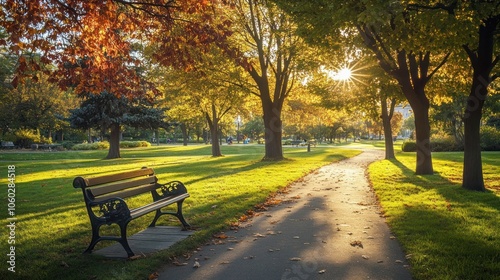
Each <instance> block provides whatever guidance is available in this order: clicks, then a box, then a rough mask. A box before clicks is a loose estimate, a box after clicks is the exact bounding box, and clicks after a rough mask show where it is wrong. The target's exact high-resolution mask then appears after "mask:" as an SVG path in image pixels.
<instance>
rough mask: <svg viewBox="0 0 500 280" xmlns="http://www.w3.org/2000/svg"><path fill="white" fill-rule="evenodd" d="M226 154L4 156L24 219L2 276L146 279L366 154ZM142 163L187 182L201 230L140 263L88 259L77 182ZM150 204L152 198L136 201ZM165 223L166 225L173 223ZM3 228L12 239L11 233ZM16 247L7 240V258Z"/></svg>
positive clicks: (166, 151)
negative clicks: (274, 198)
mask: <svg viewBox="0 0 500 280" xmlns="http://www.w3.org/2000/svg"><path fill="white" fill-rule="evenodd" d="M222 152H223V154H224V155H225V156H224V157H218V158H213V157H211V156H210V147H209V146H206V145H193V146H187V147H183V146H159V147H158V146H152V147H148V148H140V149H123V150H122V153H121V154H122V157H123V158H121V159H114V160H104V159H103V158H104V157H105V156H106V153H107V151H67V152H31V151H25V152H12V151H9V152H2V153H0V172H1V173H0V174H4V175H1V176H0V185H2V186H7V179H6V177H7V176H6V174H7V171H8V167H7V166H8V165H15V171H16V173H15V174H16V181H15V183H16V212H15V214H16V215H15V218H16V219H17V221H16V232H15V233H16V235H15V238H16V239H15V241H16V244H15V247H16V251H15V252H16V273H15V274H13V273H11V272H8V271H7V267H8V266H7V264H6V262H5V261H3V262H2V263H3V265H2V269H1V270H0V279H13V278H14V279H146V278H147V276H148V275H149V274H150V273H153V272H154V271H155V270H156V269H158V268H159V267H160V266H161V265H162V264H164V263H166V262H167V261H168V259H169V257H171V256H173V255H178V254H181V253H183V252H186V251H187V250H192V249H194V248H196V247H197V246H199V245H200V244H203V243H204V242H206V241H207V240H208V239H209V238H210V237H211V236H212V235H213V234H214V233H216V232H218V231H221V230H224V229H226V228H227V226H228V225H229V224H230V223H231V222H235V221H237V218H238V217H240V216H241V215H243V214H244V213H245V212H246V210H248V209H251V208H252V207H253V206H254V205H256V204H259V203H262V202H263V201H264V200H265V199H266V197H268V196H269V195H270V194H272V193H274V192H276V191H278V190H279V189H281V188H283V187H285V186H287V185H288V184H290V183H291V182H293V181H295V180H297V179H298V178H300V177H302V176H304V175H305V174H307V173H309V172H311V171H312V170H314V169H317V168H318V167H320V166H322V165H325V164H327V163H330V162H332V161H336V160H340V159H343V158H345V157H350V156H354V155H356V154H358V153H359V152H358V151H352V150H350V151H349V150H344V149H338V148H328V147H323V146H322V147H317V148H313V149H312V151H311V152H309V153H308V152H306V149H305V148H304V149H302V148H285V157H286V158H287V160H285V161H281V162H262V161H261V158H262V157H263V154H264V147H263V146H262V145H245V146H237V145H235V146H223V147H222ZM142 166H149V167H153V168H154V169H155V171H156V172H157V174H158V177H159V179H160V182H162V181H163V182H167V181H170V180H180V181H182V182H183V183H184V184H185V185H186V187H187V188H188V191H189V193H190V194H191V197H190V198H188V199H187V200H186V201H185V203H184V214H185V217H186V219H187V220H188V222H189V223H190V224H191V225H192V226H194V227H195V228H197V231H196V232H195V234H194V235H193V236H192V238H189V239H186V240H184V241H183V242H180V243H178V244H176V245H175V246H173V247H172V248H171V249H169V250H166V251H162V252H159V253H157V254H154V255H152V256H148V257H147V258H145V259H139V260H135V261H123V260H110V259H105V258H102V257H99V256H97V255H95V254H92V255H82V254H81V253H82V252H83V250H84V249H85V248H86V247H87V245H88V244H89V241H90V237H91V231H90V223H89V221H88V217H87V213H86V210H85V207H84V202H83V198H82V193H81V191H80V190H79V189H74V188H73V187H72V180H73V179H74V177H76V176H88V175H94V176H95V175H101V174H106V173H114V172H120V171H125V170H130V169H137V168H140V167H142ZM2 189H3V190H4V191H2V193H1V194H0V197H1V198H2V201H3V202H4V203H3V205H4V206H3V209H2V210H1V211H0V218H1V219H2V221H4V223H7V222H6V221H7V220H6V218H7V191H6V187H4V188H2ZM148 199H149V196H148V195H144V196H143V197H140V198H138V199H137V200H135V202H132V204H134V203H137V204H140V203H144V202H145V201H147V200H148ZM214 205H217V207H216V208H212V206H214ZM151 219H152V217H151V216H150V215H149V216H147V217H142V218H140V219H137V220H134V221H132V222H131V223H130V225H129V229H128V232H129V235H131V234H133V233H135V232H138V231H140V230H143V229H144V228H146V227H147V225H148V224H149V222H150V221H151ZM165 220H167V219H165ZM165 220H163V223H162V222H160V225H161V224H169V223H168V222H169V221H165ZM173 222H174V223H173V224H175V225H178V222H175V221H173ZM170 224H172V223H171V222H170ZM2 228H3V230H2V237H3V238H4V240H5V241H6V240H7V236H8V232H7V229H6V227H2ZM113 230H116V228H113ZM105 245H109V243H103V242H101V243H99V244H98V246H97V247H96V249H98V248H100V247H102V246H105ZM8 249H9V247H8V244H7V242H2V245H1V247H0V252H1V253H2V254H3V255H4V258H3V260H6V259H7V258H6V256H5V255H6V254H7V253H8ZM13 276H14V277H13Z"/></svg>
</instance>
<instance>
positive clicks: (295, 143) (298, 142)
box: [292, 140, 304, 147]
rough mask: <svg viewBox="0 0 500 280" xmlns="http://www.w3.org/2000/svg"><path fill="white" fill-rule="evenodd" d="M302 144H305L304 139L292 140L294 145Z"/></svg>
mask: <svg viewBox="0 0 500 280" xmlns="http://www.w3.org/2000/svg"><path fill="white" fill-rule="evenodd" d="M301 144H304V140H292V146H297V147H298V146H299V145H301Z"/></svg>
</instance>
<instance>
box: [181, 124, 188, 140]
mask: <svg viewBox="0 0 500 280" xmlns="http://www.w3.org/2000/svg"><path fill="white" fill-rule="evenodd" d="M181 131H182V145H184V146H187V145H188V141H189V135H188V132H187V127H186V124H185V123H181Z"/></svg>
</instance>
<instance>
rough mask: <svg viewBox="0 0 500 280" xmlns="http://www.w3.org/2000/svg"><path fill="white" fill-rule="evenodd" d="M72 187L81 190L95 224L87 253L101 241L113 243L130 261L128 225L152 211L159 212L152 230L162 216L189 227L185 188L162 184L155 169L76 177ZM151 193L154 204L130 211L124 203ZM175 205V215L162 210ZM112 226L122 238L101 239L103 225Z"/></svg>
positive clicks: (108, 237)
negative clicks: (115, 242) (117, 244)
mask: <svg viewBox="0 0 500 280" xmlns="http://www.w3.org/2000/svg"><path fill="white" fill-rule="evenodd" d="M73 187H74V188H81V189H82V192H83V198H84V200H85V206H86V208H87V213H88V215H89V218H90V223H91V225H92V240H91V241H90V244H89V246H88V247H87V249H86V250H85V251H84V253H91V252H92V250H93V249H94V246H95V245H96V244H97V243H98V242H99V241H102V240H114V241H117V242H119V243H120V244H121V245H122V246H123V248H124V249H125V251H126V252H127V255H128V257H129V258H130V257H132V256H134V253H133V252H132V249H131V248H130V246H129V244H128V240H127V225H128V224H129V223H130V221H132V220H133V219H136V218H139V217H141V216H143V215H145V214H148V213H150V212H153V211H156V214H155V217H154V218H153V221H152V222H151V224H150V225H149V227H154V226H155V225H156V222H157V221H158V219H159V218H160V217H161V216H163V215H165V214H168V215H173V216H175V217H177V218H178V219H179V221H180V222H181V223H182V226H183V229H184V230H187V229H189V228H190V225H189V224H188V223H187V222H186V220H185V219H184V216H183V214H182V203H183V202H184V199H186V198H188V197H189V194H188V192H187V189H186V187H185V186H184V184H182V183H181V182H179V181H172V182H168V183H166V184H159V183H158V179H157V178H156V175H155V173H154V170H153V169H152V168H147V167H143V168H142V169H139V170H134V171H128V172H123V173H118V174H112V175H104V176H99V177H92V178H84V177H76V178H75V179H74V180H73ZM148 192H149V193H151V195H152V198H153V202H151V203H149V204H146V205H143V206H141V207H138V208H135V209H130V208H129V206H128V205H127V203H126V202H125V200H124V199H125V198H130V197H134V196H138V195H141V194H144V193H148ZM174 203H176V204H177V211H176V212H172V211H162V210H161V209H162V208H164V207H166V206H169V205H171V204H174ZM111 224H117V225H118V226H119V227H120V232H121V235H120V236H101V235H100V233H99V229H100V228H101V226H103V225H111Z"/></svg>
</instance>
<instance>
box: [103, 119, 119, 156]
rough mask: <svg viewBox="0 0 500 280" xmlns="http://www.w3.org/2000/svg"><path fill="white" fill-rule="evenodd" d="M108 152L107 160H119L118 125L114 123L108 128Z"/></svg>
mask: <svg viewBox="0 0 500 280" xmlns="http://www.w3.org/2000/svg"><path fill="white" fill-rule="evenodd" d="M110 129H111V133H110V135H109V150H108V155H107V156H106V158H107V159H112V158H120V157H121V156H120V124H117V123H114V124H112V125H111V127H110Z"/></svg>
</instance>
